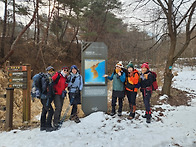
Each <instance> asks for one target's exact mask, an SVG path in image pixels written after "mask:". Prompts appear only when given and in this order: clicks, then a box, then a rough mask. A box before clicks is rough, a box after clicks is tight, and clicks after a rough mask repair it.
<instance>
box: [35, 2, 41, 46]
mask: <svg viewBox="0 0 196 147" xmlns="http://www.w3.org/2000/svg"><path fill="white" fill-rule="evenodd" d="M36 7H39V3H37V4H36ZM39 42H40V28H39V11H37V50H39Z"/></svg>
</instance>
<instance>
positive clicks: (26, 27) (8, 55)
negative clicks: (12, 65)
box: [0, 0, 39, 65]
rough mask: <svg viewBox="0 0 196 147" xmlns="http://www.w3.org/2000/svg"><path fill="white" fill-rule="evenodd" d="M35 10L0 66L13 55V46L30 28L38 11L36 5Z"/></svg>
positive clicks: (0, 62)
mask: <svg viewBox="0 0 196 147" xmlns="http://www.w3.org/2000/svg"><path fill="white" fill-rule="evenodd" d="M36 3H39V0H37V1H36ZM36 6H37V7H36V9H35V11H34V14H33V16H32V18H31V20H30V22H29V23H28V24H27V25H26V26H25V27H24V28H23V30H22V31H21V32H20V33H19V35H18V36H17V37H16V40H15V41H14V42H13V43H12V46H11V50H10V51H9V52H8V54H7V55H6V56H5V57H4V58H3V59H2V60H1V61H0V65H3V63H5V61H6V60H7V59H8V58H9V57H10V56H11V55H12V54H13V53H14V51H15V45H16V43H17V42H18V41H19V40H20V38H21V37H22V35H23V34H24V33H25V31H26V30H27V29H28V28H29V27H30V26H31V24H32V23H33V21H34V19H35V17H36V14H37V11H38V4H37V5H36Z"/></svg>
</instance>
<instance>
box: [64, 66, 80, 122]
mask: <svg viewBox="0 0 196 147" xmlns="http://www.w3.org/2000/svg"><path fill="white" fill-rule="evenodd" d="M82 88H83V80H82V76H81V75H80V73H79V70H78V68H77V66H76V65H72V66H71V69H70V75H69V76H68V90H69V100H70V104H71V105H72V111H71V116H70V120H74V121H75V122H76V123H79V122H80V120H79V118H78V116H77V105H78V104H81V94H80V91H81V90H82Z"/></svg>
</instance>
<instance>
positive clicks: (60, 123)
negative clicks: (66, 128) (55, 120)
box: [59, 97, 75, 128]
mask: <svg viewBox="0 0 196 147" xmlns="http://www.w3.org/2000/svg"><path fill="white" fill-rule="evenodd" d="M74 98H75V97H72V98H71V100H70V103H69V105H68V107H67V108H66V110H65V113H64V114H63V117H62V119H61V120H60V122H59V128H61V127H62V125H63V122H64V121H65V119H66V117H67V115H68V112H69V110H70V108H71V105H72V103H73V101H74Z"/></svg>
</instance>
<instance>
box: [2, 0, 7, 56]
mask: <svg viewBox="0 0 196 147" xmlns="http://www.w3.org/2000/svg"><path fill="white" fill-rule="evenodd" d="M4 3H5V10H4V21H3V33H2V38H1V57H2V58H3V57H4V56H5V51H4V48H5V36H6V28H7V5H8V4H7V0H5V1H4Z"/></svg>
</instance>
